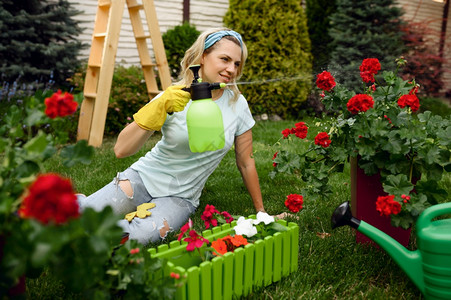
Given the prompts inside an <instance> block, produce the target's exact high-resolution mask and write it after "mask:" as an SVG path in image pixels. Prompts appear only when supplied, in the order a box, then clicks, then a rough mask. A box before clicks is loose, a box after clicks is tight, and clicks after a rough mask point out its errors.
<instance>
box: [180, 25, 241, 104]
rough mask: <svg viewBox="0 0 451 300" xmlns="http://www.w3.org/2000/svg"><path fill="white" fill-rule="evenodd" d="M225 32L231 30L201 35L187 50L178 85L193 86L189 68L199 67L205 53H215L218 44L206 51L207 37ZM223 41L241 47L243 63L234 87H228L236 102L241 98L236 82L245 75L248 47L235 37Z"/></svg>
mask: <svg viewBox="0 0 451 300" xmlns="http://www.w3.org/2000/svg"><path fill="white" fill-rule="evenodd" d="M224 30H230V29H228V28H212V29H210V30H207V31H205V32H203V33H202V34H200V35H199V37H198V38H197V40H196V41H195V42H194V44H193V45H192V46H191V47H190V48H189V49H188V50H186V52H185V56H184V57H183V59H182V61H181V63H180V65H181V67H182V70H181V71H180V77H181V80H180V81H179V82H178V83H177V84H179V85H185V86H189V85H191V83H192V81H193V79H194V76H193V72H191V70H190V69H189V66H191V65H199V64H200V62H201V59H202V55H203V54H204V53H210V52H211V51H213V49H215V47H216V45H217V43H215V44H214V45H213V46H211V47H210V48H208V49H205V50H204V46H205V40H206V39H207V37H208V36H209V35H210V34H212V33H215V32H218V31H224ZM223 39H228V40H230V41H233V42H234V43H236V44H237V45H238V46H240V47H241V63H240V65H239V67H238V70H237V74H236V77H235V78H233V79H232V82H231V83H232V85H230V86H229V87H228V88H229V89H230V90H231V91H232V93H233V98H232V102H236V101H237V100H238V97H239V96H240V90H239V89H238V86H237V85H236V81H237V80H238V79H239V78H240V77H241V75H242V73H243V68H244V64H245V62H246V59H247V48H246V45H245V44H244V42H243V43H242V44H241V43H240V41H239V40H238V39H237V38H235V37H233V36H224V37H223Z"/></svg>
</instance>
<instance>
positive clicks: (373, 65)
mask: <svg viewBox="0 0 451 300" xmlns="http://www.w3.org/2000/svg"><path fill="white" fill-rule="evenodd" d="M359 69H360V77H361V78H362V80H363V81H364V82H367V83H373V82H374V75H376V74H377V72H378V71H379V70H380V69H381V64H380V63H379V60H378V59H377V58H365V59H364V60H363V61H362V64H361V65H360V68H359Z"/></svg>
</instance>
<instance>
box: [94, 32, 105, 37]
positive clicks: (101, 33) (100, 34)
mask: <svg viewBox="0 0 451 300" xmlns="http://www.w3.org/2000/svg"><path fill="white" fill-rule="evenodd" d="M93 36H94V37H95V38H104V37H106V32H100V33H94V34H93Z"/></svg>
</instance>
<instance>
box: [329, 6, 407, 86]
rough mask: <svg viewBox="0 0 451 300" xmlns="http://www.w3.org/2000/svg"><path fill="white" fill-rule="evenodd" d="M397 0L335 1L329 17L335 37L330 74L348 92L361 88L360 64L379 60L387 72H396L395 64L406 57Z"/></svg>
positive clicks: (331, 33)
mask: <svg viewBox="0 0 451 300" xmlns="http://www.w3.org/2000/svg"><path fill="white" fill-rule="evenodd" d="M394 4H395V1H394V0H380V1H374V0H336V5H337V10H336V12H335V13H333V14H332V15H331V16H330V19H331V28H330V30H329V34H330V35H331V36H332V47H334V50H333V52H332V54H331V61H330V66H329V68H328V70H329V71H330V72H331V73H332V74H333V75H334V77H335V79H336V80H337V81H338V82H340V83H342V84H343V85H344V86H345V87H347V88H348V89H356V88H359V87H361V79H360V75H359V72H356V71H358V70H359V66H360V63H361V61H362V60H363V59H365V58H377V59H378V60H379V61H380V63H381V65H382V68H383V69H384V70H387V71H395V70H396V63H395V60H396V58H398V57H399V56H400V55H401V54H402V53H403V42H402V31H401V30H400V26H401V22H402V21H401V16H402V11H401V9H400V8H399V7H397V6H395V5H394Z"/></svg>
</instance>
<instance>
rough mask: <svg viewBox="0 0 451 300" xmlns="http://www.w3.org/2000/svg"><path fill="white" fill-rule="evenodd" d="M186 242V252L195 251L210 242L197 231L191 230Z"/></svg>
mask: <svg viewBox="0 0 451 300" xmlns="http://www.w3.org/2000/svg"><path fill="white" fill-rule="evenodd" d="M184 241H185V242H188V245H187V246H186V251H194V249H196V248H200V247H202V245H203V244H208V243H209V242H210V241H209V240H207V239H206V238H204V237H203V236H201V235H199V234H197V232H196V231H195V230H191V231H190V232H189V237H187V238H185V239H184Z"/></svg>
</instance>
